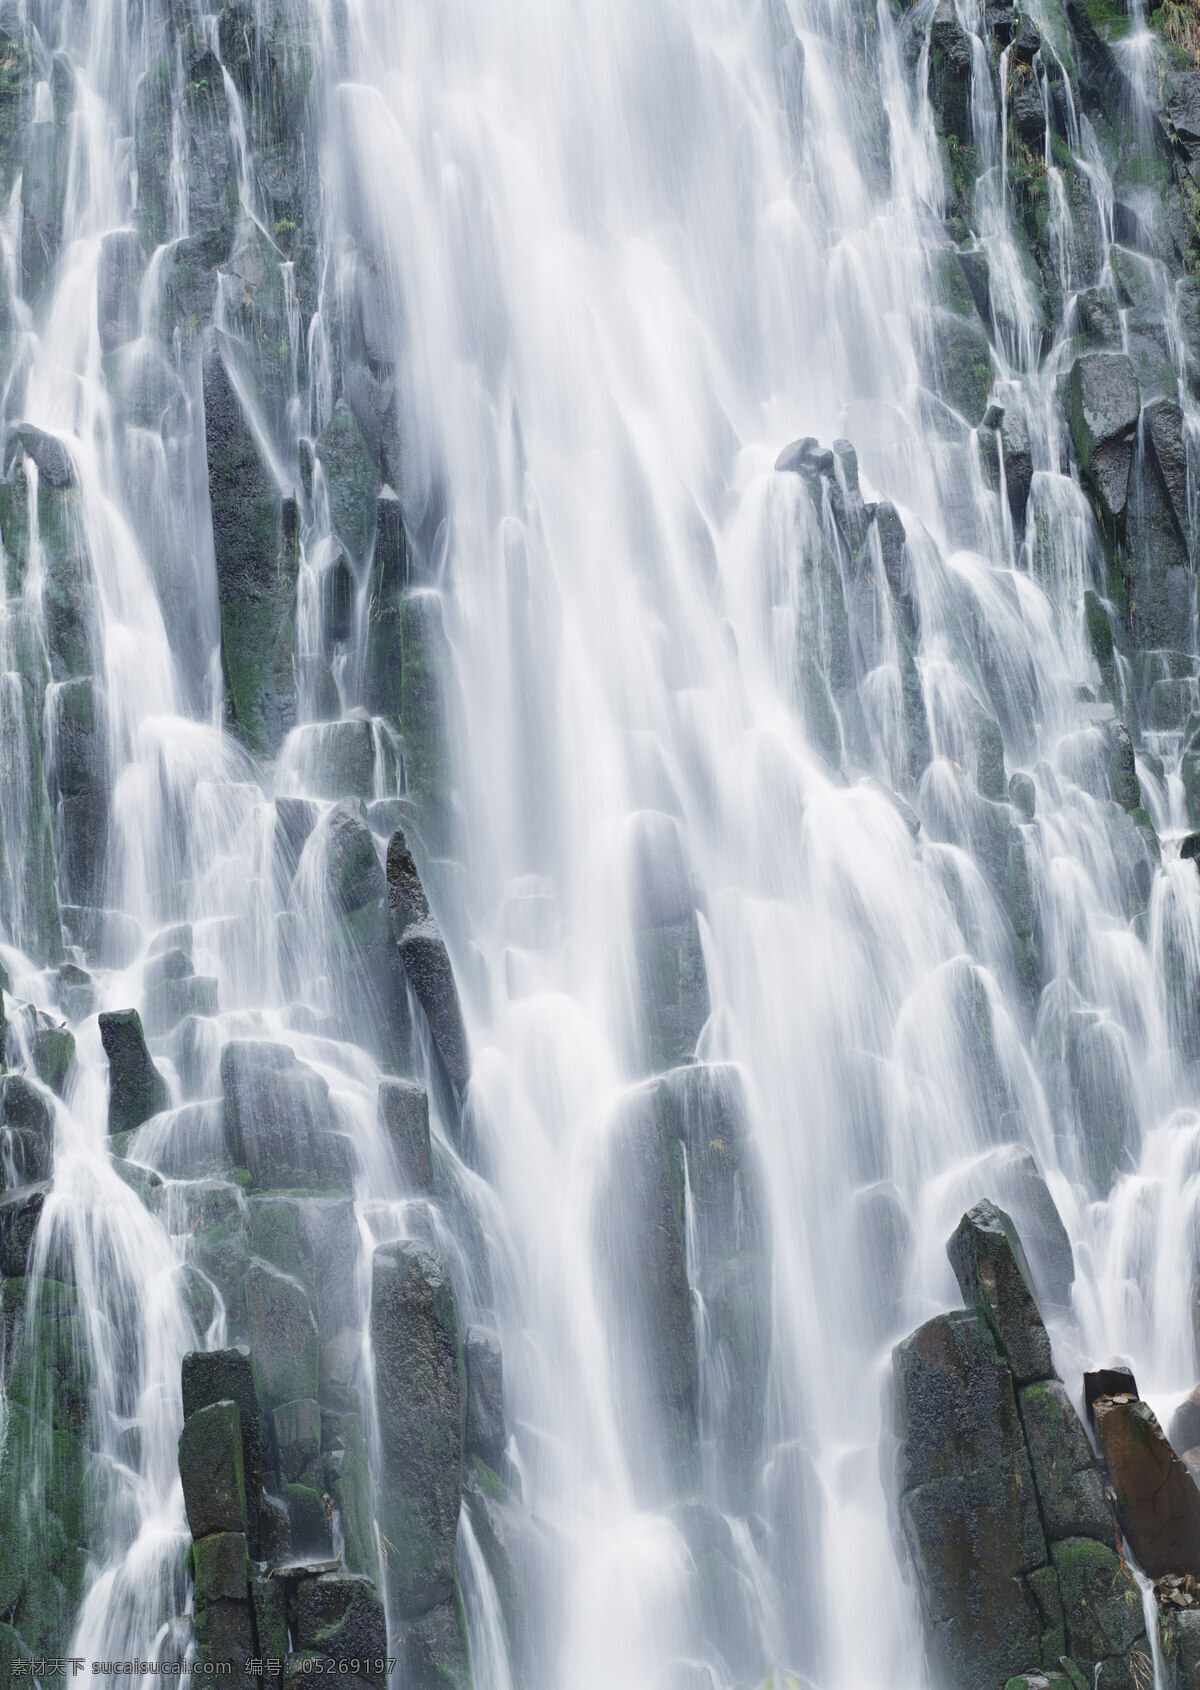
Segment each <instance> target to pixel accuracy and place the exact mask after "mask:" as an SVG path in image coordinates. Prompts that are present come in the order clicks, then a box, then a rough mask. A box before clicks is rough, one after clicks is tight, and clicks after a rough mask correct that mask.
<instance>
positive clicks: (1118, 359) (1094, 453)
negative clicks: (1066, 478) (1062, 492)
mask: <svg viewBox="0 0 1200 1690" xmlns="http://www.w3.org/2000/svg"><path fill="white" fill-rule="evenodd" d="M1067 391H1068V408H1069V412H1070V419H1071V436H1072V438H1073V440H1074V442H1075V450H1076V453H1077V454H1078V456H1079V463H1080V467H1081V469H1082V470H1083V473H1084V475H1085V476H1086V477H1087V479H1088V481H1089V482H1090V484H1091V486H1092V489H1093V491H1094V492H1095V494H1096V496H1097V498H1098V499H1099V500H1100V504H1101V508H1102V510H1103V511H1104V513H1105V515H1106V516H1107V517H1109V518H1110V519H1111V520H1113V521H1118V520H1120V519H1121V518H1122V517H1123V516H1124V514H1125V505H1126V500H1127V498H1128V494H1129V471H1130V468H1131V466H1132V464H1133V449H1134V445H1135V442H1136V439H1137V425H1138V416H1139V413H1140V409H1141V395H1140V393H1139V391H1138V381H1137V376H1136V375H1135V374H1134V369H1133V365H1132V364H1131V363H1130V361H1129V359H1128V358H1127V357H1126V356H1125V354H1124V353H1123V352H1085V353H1083V354H1082V355H1081V356H1080V357H1078V358H1076V360H1075V362H1074V364H1072V366H1071V373H1070V377H1069V378H1068V388H1067Z"/></svg>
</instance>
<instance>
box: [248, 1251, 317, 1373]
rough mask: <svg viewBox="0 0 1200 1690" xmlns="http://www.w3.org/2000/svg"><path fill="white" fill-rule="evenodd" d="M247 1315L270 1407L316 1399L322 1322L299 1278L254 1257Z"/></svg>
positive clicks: (255, 1360) (254, 1359) (257, 1367)
mask: <svg viewBox="0 0 1200 1690" xmlns="http://www.w3.org/2000/svg"><path fill="white" fill-rule="evenodd" d="M246 1314H247V1319H248V1321H249V1326H250V1349H251V1359H252V1363H253V1367H254V1379H255V1384H256V1385H257V1387H258V1394H259V1397H260V1399H261V1400H262V1401H263V1402H265V1403H268V1404H271V1405H274V1404H278V1403H285V1402H292V1401H294V1400H295V1399H297V1398H301V1397H312V1398H315V1397H316V1394H317V1379H318V1372H319V1361H320V1343H319V1340H318V1337H317V1321H316V1316H315V1315H314V1314H313V1311H312V1305H311V1303H310V1302H309V1300H308V1294H307V1292H306V1291H305V1289H304V1287H303V1285H301V1284H300V1282H299V1280H296V1279H293V1278H292V1277H291V1275H290V1274H286V1273H280V1271H279V1269H278V1268H274V1267H272V1266H271V1264H270V1263H269V1262H264V1261H261V1260H260V1259H259V1258H258V1257H257V1256H252V1257H251V1259H250V1266H249V1269H248V1271H247V1274H246Z"/></svg>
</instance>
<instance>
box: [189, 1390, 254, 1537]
mask: <svg viewBox="0 0 1200 1690" xmlns="http://www.w3.org/2000/svg"><path fill="white" fill-rule="evenodd" d="M179 1476H180V1478H181V1479H182V1480H183V1500H184V1505H185V1507H186V1508H187V1517H188V1525H189V1526H190V1527H191V1530H192V1536H193V1537H194V1538H201V1537H208V1535H209V1534H210V1533H211V1532H245V1530H246V1481H245V1473H244V1470H243V1467H242V1426H241V1416H240V1415H239V1414H238V1408H237V1404H236V1403H235V1402H218V1403H212V1404H210V1405H209V1406H208V1407H207V1408H201V1409H197V1411H196V1413H195V1414H193V1415H190V1416H189V1417H188V1419H187V1420H186V1421H185V1422H184V1426H183V1431H182V1432H181V1433H180V1436H179Z"/></svg>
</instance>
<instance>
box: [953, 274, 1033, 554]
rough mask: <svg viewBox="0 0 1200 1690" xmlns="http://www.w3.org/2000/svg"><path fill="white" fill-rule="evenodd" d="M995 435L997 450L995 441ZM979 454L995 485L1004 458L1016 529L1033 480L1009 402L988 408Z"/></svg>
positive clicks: (1024, 436) (1019, 419)
mask: <svg viewBox="0 0 1200 1690" xmlns="http://www.w3.org/2000/svg"><path fill="white" fill-rule="evenodd" d="M964 256H965V255H964ZM989 431H990V432H991V439H992V442H993V444H992V445H991V446H989V444H988V435H989ZM997 436H999V445H1000V452H999V454H997V452H996V450H995V445H994V442H995V439H996V437H997ZM980 455H981V457H982V459H983V467H984V472H985V474H986V475H987V477H988V481H989V484H990V485H991V486H992V487H994V488H996V489H998V488H999V484H1000V465H1001V459H1002V460H1003V467H1004V491H1005V495H1006V497H1007V499H1008V508H1009V510H1010V511H1011V512H1012V519H1013V522H1014V523H1015V524H1016V526H1017V528H1018V529H1019V528H1020V527H1021V526H1022V524H1023V523H1024V521H1025V509H1026V506H1027V505H1028V504H1029V489H1030V487H1031V486H1032V484H1033V456H1032V453H1031V452H1030V448H1029V430H1028V429H1027V428H1026V426H1025V418H1024V417H1023V416H1022V415H1021V413H1020V412H1019V411H1018V410H1016V409H1014V408H1013V407H1012V406H1003V407H1002V406H999V405H993V406H992V407H991V408H990V409H989V411H988V413H987V416H986V417H985V418H984V424H983V429H982V430H981V431H980Z"/></svg>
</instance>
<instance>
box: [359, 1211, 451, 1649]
mask: <svg viewBox="0 0 1200 1690" xmlns="http://www.w3.org/2000/svg"><path fill="white" fill-rule="evenodd" d="M371 1339H372V1343H373V1345H374V1351H375V1393H376V1407H377V1411H378V1415H379V1439H380V1454H381V1457H382V1462H383V1473H382V1475H381V1476H380V1478H381V1486H380V1491H379V1494H378V1504H377V1506H378V1509H379V1529H380V1532H381V1533H382V1535H383V1536H384V1537H385V1538H386V1539H387V1540H388V1542H389V1544H390V1545H392V1547H391V1548H390V1549H389V1550H388V1556H387V1571H386V1577H387V1582H388V1591H389V1596H390V1603H391V1609H392V1612H393V1614H394V1615H395V1616H396V1617H397V1618H398V1619H402V1620H410V1619H415V1618H417V1617H418V1616H419V1615H421V1614H423V1613H425V1612H427V1611H428V1610H429V1609H430V1608H432V1607H434V1606H436V1605H438V1604H442V1603H446V1602H448V1601H450V1600H451V1599H452V1598H453V1596H454V1594H455V1589H456V1585H455V1538H456V1535H457V1532H458V1515H459V1508H460V1505H461V1501H462V1454H463V1434H464V1422H465V1408H466V1403H465V1398H466V1380H465V1378H464V1369H463V1361H462V1351H461V1346H460V1341H459V1326H458V1310H457V1307H456V1304H455V1300H454V1290H453V1287H452V1285H451V1283H450V1274H449V1271H448V1269H447V1267H446V1263H445V1262H444V1261H443V1259H442V1258H441V1256H440V1255H438V1254H437V1253H436V1252H435V1251H434V1250H432V1249H430V1248H427V1247H426V1246H425V1245H423V1244H419V1243H416V1242H414V1241H401V1242H399V1243H396V1244H383V1245H380V1246H379V1248H378V1249H377V1250H376V1251H375V1255H374V1258H373V1262H372V1273H371Z"/></svg>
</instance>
